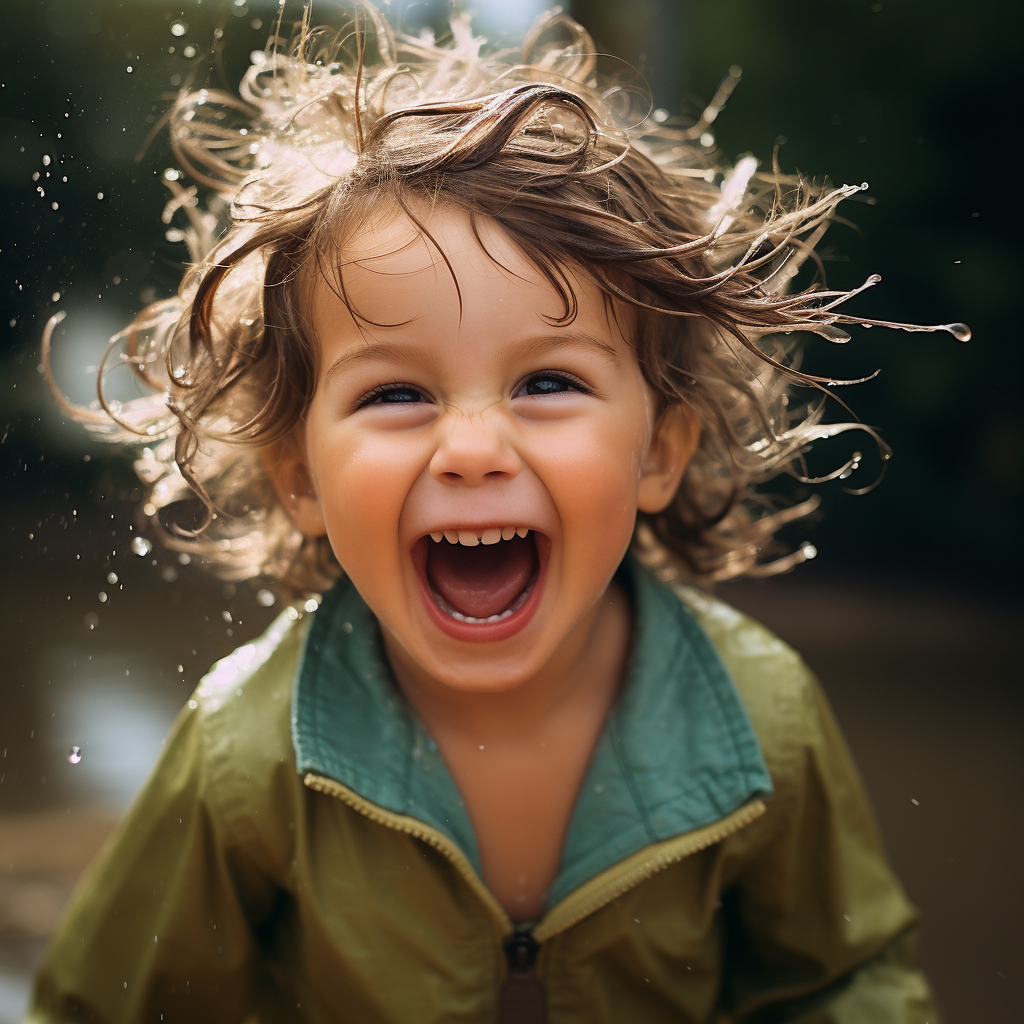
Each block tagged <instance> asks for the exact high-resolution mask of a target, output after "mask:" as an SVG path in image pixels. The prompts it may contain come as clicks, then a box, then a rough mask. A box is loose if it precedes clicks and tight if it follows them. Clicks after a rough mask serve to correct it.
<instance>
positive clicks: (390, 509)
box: [310, 430, 419, 571]
mask: <svg viewBox="0 0 1024 1024" xmlns="http://www.w3.org/2000/svg"><path fill="white" fill-rule="evenodd" d="M310 457H311V461H312V464H313V470H314V475H315V483H316V488H317V492H318V494H319V496H320V501H321V503H322V505H323V510H324V517H325V519H326V522H327V532H328V536H329V538H330V541H331V546H332V547H333V548H334V553H335V555H337V557H338V560H339V561H340V562H341V564H342V567H343V568H345V569H346V571H351V570H350V566H351V565H352V564H353V563H354V562H359V561H361V560H362V556H366V557H372V558H375V559H377V560H378V562H379V560H380V558H382V557H384V558H386V557H387V552H386V548H383V547H382V544H381V543H380V542H381V541H382V540H383V539H384V538H387V537H388V536H391V537H392V538H395V537H397V528H398V520H399V517H400V515H401V511H402V506H403V503H404V501H405V498H406V495H407V494H408V493H409V488H410V486H411V482H412V481H413V480H415V478H416V476H417V475H418V472H419V463H418V461H417V459H416V457H415V455H414V453H413V452H412V450H411V448H410V446H408V445H403V444H401V443H396V441H395V440H394V439H393V438H392V439H387V438H383V439H382V438H379V437H375V438H371V437H366V436H361V435H360V434H359V433H358V432H355V431H343V430H336V431H335V432H333V433H329V434H327V435H326V436H325V437H324V439H323V441H322V443H321V444H320V445H319V446H317V447H316V448H313V446H311V451H310ZM395 546H397V545H395ZM346 563H348V564H346Z"/></svg>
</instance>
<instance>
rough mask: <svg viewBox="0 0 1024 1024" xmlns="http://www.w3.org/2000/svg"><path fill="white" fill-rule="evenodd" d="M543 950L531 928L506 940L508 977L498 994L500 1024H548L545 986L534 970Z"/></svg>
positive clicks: (521, 930)
mask: <svg viewBox="0 0 1024 1024" xmlns="http://www.w3.org/2000/svg"><path fill="white" fill-rule="evenodd" d="M539 951H540V944H539V943H538V942H537V940H536V939H535V938H534V937H533V931H532V930H531V929H530V928H529V927H523V928H517V929H516V930H515V931H514V932H513V933H512V934H511V935H510V936H509V937H508V938H507V939H506V940H505V956H506V957H507V958H508V974H506V975H505V980H504V981H503V982H502V984H501V989H500V990H499V992H498V1024H547V1020H548V1003H547V996H546V995H545V993H544V983H543V982H542V981H541V980H540V978H538V977H537V972H536V971H535V970H534V969H533V967H534V964H535V963H536V962H537V953H538V952H539Z"/></svg>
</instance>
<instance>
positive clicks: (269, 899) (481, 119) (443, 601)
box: [29, 8, 938, 1024]
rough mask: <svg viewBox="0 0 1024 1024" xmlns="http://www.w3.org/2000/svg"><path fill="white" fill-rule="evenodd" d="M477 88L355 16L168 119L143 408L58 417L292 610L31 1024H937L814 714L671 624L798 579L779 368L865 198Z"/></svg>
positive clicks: (825, 298)
mask: <svg viewBox="0 0 1024 1024" xmlns="http://www.w3.org/2000/svg"><path fill="white" fill-rule="evenodd" d="M481 43H482V41H481V40H479V39H475V38H473V37H472V36H471V34H470V33H469V29H468V27H467V25H466V24H465V23H464V22H461V21H459V22H456V24H455V25H454V28H453V40H452V41H451V44H450V45H449V46H435V45H434V43H433V42H432V41H431V40H428V39H426V38H420V39H416V40H412V39H396V37H395V36H394V35H393V34H392V33H391V32H390V31H389V30H388V28H387V27H386V26H385V25H384V24H383V23H382V22H381V21H380V20H379V19H378V18H377V16H375V15H374V13H373V11H372V10H371V9H369V8H365V9H364V8H358V9H357V11H356V13H355V16H354V18H353V20H352V22H351V23H350V25H349V31H347V32H346V33H341V34H335V35H329V34H327V33H325V32H314V31H312V30H310V28H309V24H308V21H306V22H304V24H303V26H302V27H301V29H300V32H299V35H298V42H297V44H296V45H295V46H293V47H292V48H291V49H286V48H285V47H284V44H283V43H281V41H280V39H279V38H277V37H275V39H274V40H272V41H271V44H269V45H268V48H267V51H266V52H265V53H262V54H256V55H255V57H254V64H253V66H252V68H251V69H250V71H249V73H248V74H247V76H246V78H245V80H244V81H243V83H242V88H241V98H240V99H239V98H238V97H233V96H230V95H227V94H224V93H216V92H213V91H207V90H202V91H198V92H185V93H183V94H182V95H181V96H180V97H179V99H178V101H177V103H176V105H175V107H174V109H173V111H172V115H171V122H170V123H171V138H172V143H173V146H174V150H175V153H176V156H177V161H178V164H179V166H180V168H181V170H180V171H171V172H169V173H168V175H167V179H168V185H169V187H170V188H171V189H172V192H173V194H174V200H173V202H172V209H171V213H175V211H178V212H177V215H178V216H185V217H187V218H188V219H189V223H190V227H189V232H190V242H191V245H192V257H193V261H194V262H193V265H192V266H191V268H190V269H189V271H188V273H187V274H186V276H185V278H184V281H183V283H182V285H181V288H180V291H179V296H178V297H177V298H175V299H172V300H169V301H167V302H164V303H160V304H158V305H156V306H154V307H151V308H150V309H148V310H146V311H144V312H143V313H142V314H141V315H140V316H139V317H138V318H137V319H136V321H135V322H134V323H133V324H132V325H131V326H130V327H129V328H128V329H127V330H126V331H125V332H124V333H123V335H121V336H118V338H116V339H115V340H114V343H113V344H114V348H115V350H116V348H117V346H119V345H121V346H123V358H124V359H127V360H128V361H130V362H131V363H132V365H133V366H134V368H135V370H136V372H137V374H138V376H139V378H140V380H141V381H142V382H143V383H144V384H146V385H147V386H148V388H149V390H150V392H151V395H150V396H149V397H146V398H143V399H139V400H138V401H136V402H134V403H129V404H126V405H125V406H124V407H123V408H121V407H116V406H114V404H113V403H106V402H105V401H104V402H102V404H101V407H99V408H96V409H93V410H74V412H75V414H76V415H77V416H78V417H79V418H82V419H87V420H88V421H89V422H90V423H91V424H93V425H94V426H95V427H97V428H99V429H106V430H107V432H108V436H112V437H114V438H115V439H120V440H122V441H128V442H133V443H135V444H140V443H141V444H144V445H145V446H146V447H145V448H143V449H142V451H141V453H140V454H139V457H138V462H137V464H136V465H137V468H138V470H139V472H140V475H141V476H142V478H143V479H144V480H145V481H146V482H147V484H148V485H149V491H148V495H147V500H146V505H145V515H146V516H147V517H148V521H149V525H150V528H151V530H152V531H153V532H154V533H156V534H158V535H159V536H160V537H161V538H162V539H163V541H164V542H165V543H166V544H167V545H169V546H170V547H172V548H174V549H176V550H181V551H188V552H191V553H193V554H198V555H201V556H203V557H204V558H205V559H206V560H207V561H208V562H209V563H211V564H212V565H213V566H214V567H215V568H217V569H218V570H219V571H220V572H221V573H222V574H224V575H225V576H228V577H230V578H233V579H242V578H247V577H254V576H257V575H262V576H264V577H269V578H271V579H274V580H275V581H276V583H277V586H278V588H279V590H280V592H281V593H283V594H288V595H290V596H292V597H295V598H297V600H296V601H295V602H294V603H292V604H291V605H289V606H288V607H287V609H286V611H285V612H284V613H283V614H282V615H281V616H280V617H279V618H278V619H277V621H276V622H274V624H273V625H272V626H271V627H270V628H269V630H268V631H267V632H266V633H265V634H264V635H263V636H262V637H261V638H260V639H258V640H256V641H254V642H252V643H250V644H246V645H245V646H243V647H241V648H240V649H239V650H238V651H236V652H235V653H234V654H233V655H231V656H230V657H228V658H226V659H225V660H224V661H222V662H219V663H218V664H217V665H216V666H215V667H214V669H213V670H212V671H211V672H210V674H209V675H208V676H207V677H206V678H205V679H204V680H203V682H202V683H201V684H200V686H199V688H198V690H197V691H196V693H195V695H194V697H193V699H191V700H190V701H189V702H188V707H187V708H186V709H185V710H184V711H183V712H182V715H181V717H180V718H179V720H178V723H177V725H176V726H175V729H174V732H173V734H172V736H171V738H170V739H169V741H168V743H167V746H166V750H165V753H164V755H163V758H162V760H161V762H160V764H159V765H158V767H157V768H156V771H155V772H154V774H153V776H152V778H151V780H150V782H149V783H148V785H147V787H146V788H145V790H144V791H143V793H142V795H141V796H140V797H139V799H138V801H137V803H136V805H135V807H134V809H133V810H132V812H131V814H130V815H129V817H128V819H127V820H126V821H125V823H124V824H123V825H122V827H121V828H120V830H119V832H118V833H117V835H116V836H115V838H114V839H113V840H112V842H111V844H110V846H109V847H108V849H107V850H106V852H105V853H104V855H103V856H102V858H101V860H100V862H99V864H98V865H97V866H96V867H95V869H94V870H93V872H92V874H91V877H90V878H89V879H88V880H87V882H86V883H85V885H84V886H83V887H82V888H81V889H80V891H79V892H78V894H77V897H76V899H75V900H74V902H73V905H72V907H71V909H70V911H69V913H68V915H67V917H66V919H65V920H64V923H63V926H62V928H61V930H60V933H59V934H58V936H57V938H56V940H55V941H54V943H53V945H52V947H51V949H50V952H49V955H48V958H47V960H46V962H45V964H44V966H43V968H42V971H41V973H40V976H39V979H38V983H37V987H36V990H35V996H34V1005H33V1009H32V1010H31V1011H30V1016H29V1020H31V1021H33V1022H38V1024H42V1022H57V1021H61V1022H64V1021H96V1022H102V1024H108V1022H109V1024H113V1022H125V1024H128V1022H133V1024H134V1022H136V1021H144V1022H156V1021H166V1022H189V1024H197V1022H205V1021H210V1022H218V1024H228V1022H238V1021H246V1022H284V1021H296V1022H298V1021H303V1022H328V1021H330V1022H352V1024H414V1022H427V1021H437V1022H466V1024H470V1022H472V1024H481V1022H489V1021H490V1022H493V1021H501V1022H505V1024H513V1022H521V1024H526V1022H528V1021H532V1022H542V1021H550V1022H551V1024H584V1022H586V1024H630V1022H638V1024H658V1022H666V1024H668V1022H683V1021H687V1022H712V1021H714V1022H722V1021H736V1022H740V1021H743V1022H751V1024H753V1022H759V1024H760V1022H769V1021H772V1022H776V1021H794V1022H795V1021H800V1022H804V1024H811V1022H814V1024H825V1022H836V1024H838V1022H840V1021H841V1022H843V1024H896V1022H900V1024H909V1022H915V1024H925V1022H931V1024H937V1022H938V1017H937V1015H936V1011H935V1009H934V1006H933V1003H932V1000H931V996H930V993H929V989H928V986H927V983H926V981H925V980H924V979H923V977H922V976H921V974H920V973H918V972H917V971H916V970H914V969H913V968H912V967H911V966H910V963H909V958H910V954H911V952H912V947H913V932H914V926H915V913H914V910H913V909H912V908H911V906H910V905H909V904H908V903H907V900H906V898H905V896H904V894H903V891H902V889H901V888H900V886H899V884H898V882H897V881H896V880H895V879H894V877H893V875H892V873H891V871H890V869H889V868H888V866H887V865H886V862H885V860H884V858H883V855H882V852H881V850H880V848H879V843H878V839H877V837H876V834H875V829H874V825H873V823H872V817H871V812H870V810H869V808H868V806H867V804H866V801H865V797H864V794H863V791H862V788H861V784H860V782H859V781H858V779H857V776H856V772H855V770H854V768H853V766H852V765H851V763H850V759H849V756H848V754H847V752H846V750H845V747H844V745H843V741H842V739H841V737H840V735H839V734H838V732H837V730H836V727H835V725H834V723H833V720H832V718H831V716H830V713H829V710H828V708H827V706H826V703H825V701H824V698H823V697H822V695H821V692H820V690H819V689H818V686H817V684H816V682H815V681H814V679H813V678H812V677H811V675H810V674H809V672H808V670H807V668H806V667H805V666H804V664H803V663H802V661H801V660H800V658H799V657H798V656H797V655H796V654H794V653H793V651H791V650H790V649H789V648H788V647H786V646H785V645H784V644H783V643H781V642H780V641H779V640H778V639H776V638H775V637H774V636H772V635H771V634H770V633H768V632H767V631H766V630H765V629H764V628H762V627H761V626H759V625H758V624H756V623H754V622H752V621H750V620H749V619H746V618H744V617H743V616H742V615H740V614H739V613H737V612H736V611H734V610H732V609H731V608H729V607H727V606H726V605H724V604H722V603H720V602H718V601H716V600H714V599H713V598H711V597H709V596H708V595H707V594H706V593H704V592H703V591H701V590H700V589H697V586H699V585H703V584H708V583H710V582H713V581H716V580H722V579H726V578H732V577H737V576H742V575H765V574H766V573H768V572H772V571H782V570H784V569H786V568H789V567H791V566H792V565H794V564H796V562H798V561H799V560H801V559H802V558H803V557H804V556H805V555H806V554H807V552H804V551H795V552H791V553H789V554H786V553H785V550H784V549H783V548H781V547H780V546H779V545H778V544H777V542H776V541H775V540H774V539H773V538H774V535H775V533H776V531H777V530H778V529H779V527H780V526H781V525H783V524H784V523H786V522H788V521H792V520H794V519H797V518H799V517H800V516H802V515H804V514H806V513H807V512H808V511H809V510H810V508H811V507H812V506H811V505H810V503H805V504H803V505H797V506H795V507H789V508H785V507H782V506H781V505H778V504H776V505H773V504H771V502H770V501H769V500H768V499H766V498H763V497H759V496H758V495H757V493H756V492H755V490H754V487H755V485H758V484H761V483H763V482H764V481H766V480H768V479H770V478H771V477H772V476H774V475H776V474H778V473H780V472H783V471H786V472H790V473H792V474H794V475H797V476H806V471H805V470H804V469H803V463H802V457H803V453H805V452H806V450H807V448H808V446H809V445H810V444H811V443H812V442H813V441H814V440H815V439H817V438H820V437H824V436H830V435H834V434H836V433H839V432H842V431H844V430H848V429H854V425H853V424H849V423H847V424H829V425H825V424H823V423H822V422H821V416H822V405H821V401H819V400H818V399H820V398H821V397H822V396H823V395H824V393H825V387H824V386H825V385H827V384H828V383H830V382H829V380H828V379H827V378H824V377H816V376H812V375H810V374H807V373H804V372H801V371H799V370H798V369H797V368H796V365H795V360H796V357H797V350H796V347H795V343H794V340H793V338H792V337H791V336H792V335H793V334H794V333H795V332H811V333H816V334H819V335H824V336H825V337H827V338H830V339H831V340H843V338H844V334H843V331H842V325H844V324H848V323H862V322H864V321H862V320H859V319H858V318H855V317H852V316H849V315H846V314H844V313H843V312H841V308H840V305H839V304H840V303H841V302H842V301H843V300H844V299H846V298H848V297H849V295H850V294H852V293H844V292H835V291H828V290H826V289H825V288H824V286H823V285H822V284H821V283H820V281H817V280H815V279H812V278H807V279H803V278H798V277H797V273H798V271H799V269H800V267H801V265H802V264H804V261H805V259H806V257H808V256H810V255H813V247H814V245H815V244H816V243H817V241H818V239H819V238H820V237H821V234H822V232H823V231H824V229H825V227H826V226H827V225H828V223H829V221H830V219H831V218H832V216H833V213H834V210H835V207H836V205H837V203H839V201H840V200H842V199H843V198H844V197H846V196H848V195H850V194H851V193H852V192H855V191H857V187H842V188H836V189H828V188H814V187H811V186H809V185H807V184H806V183H803V182H800V181H797V180H792V181H790V180H786V179H783V178H782V177H780V175H779V173H778V170H777V169H776V171H775V173H773V174H765V175H761V174H757V173H755V172H756V165H755V163H754V161H753V160H752V159H751V158H745V159H743V160H741V161H740V162H739V164H738V165H737V166H736V167H735V168H733V169H731V170H729V171H727V172H724V171H723V170H722V169H721V168H720V167H719V165H718V164H716V162H715V160H714V158H713V154H712V153H711V152H710V150H709V149H708V147H706V146H703V145H702V144H701V143H700V141H698V140H699V139H700V136H701V134H702V132H703V131H704V130H705V129H706V125H707V122H708V121H709V120H710V119H711V118H712V117H713V116H714V113H715V112H716V110H717V107H716V105H715V104H713V105H712V107H710V108H709V110H708V111H707V112H706V113H705V117H704V119H702V121H701V122H699V123H698V124H697V125H690V126H683V125H681V124H676V123H674V122H673V121H672V120H668V121H665V120H664V119H661V120H659V119H657V118H650V119H645V118H643V117H642V116H641V117H640V118H632V119H631V113H630V111H631V109H632V107H633V106H634V105H635V104H634V101H633V98H631V96H630V95H629V92H628V90H626V89H624V88H619V89H617V88H615V86H614V83H612V82H608V81H601V80H600V79H599V78H597V77H595V65H594V58H593V56H592V53H593V48H592V45H591V42H590V40H589V38H588V37H587V36H586V34H585V33H584V32H583V31H582V29H580V27H579V26H578V25H576V24H575V23H573V22H571V21H570V20H568V19H567V18H565V17H564V16H561V15H559V14H557V13H555V14H552V15H550V16H548V17H546V18H545V19H542V21H541V22H539V23H538V25H537V26H535V28H534V30H533V31H532V32H531V34H530V36H529V37H528V39H527V40H526V42H525V44H524V50H523V54H522V59H521V60H513V59H512V58H511V57H509V56H508V55H502V54H498V55H494V54H492V55H490V56H487V55H486V53H484V54H483V55H482V53H481ZM730 81H731V80H730ZM724 95H725V91H724V90H723V92H722V93H721V94H720V96H719V98H718V100H717V101H716V102H717V104H718V105H720V103H721V101H722V100H723V99H724ZM659 117H660V115H659ZM183 177H184V178H186V179H187V178H191V179H192V180H193V181H194V182H195V183H196V185H197V186H198V187H200V188H203V189H205V190H207V192H208V194H209V198H208V200H207V202H206V205H205V206H200V205H198V203H197V198H196V197H197V190H196V187H191V188H186V187H185V186H184V185H183V184H181V179H182V178H183ZM812 265H813V261H812V263H807V264H805V266H806V267H807V268H811V267H812ZM794 279H796V280H794ZM801 281H803V283H802V284H800V282H801ZM52 326H53V325H52V323H51V325H50V329H51V330H52ZM44 354H45V353H44ZM794 383H795V384H797V385H802V386H803V387H804V392H805V394H809V395H811V396H812V400H811V401H810V402H809V403H808V404H806V405H803V406H801V405H798V404H797V403H796V402H795V401H794V402H791V401H790V400H789V398H788V396H787V388H788V387H789V385H791V384H794ZM883 454H884V452H883ZM847 469H849V464H847V465H846V466H843V467H839V468H837V470H836V471H835V473H834V474H831V475H832V476H834V475H839V474H840V473H841V472H843V471H845V470H847ZM190 515H191V516H192V520H191V521H189V518H188V517H189V516H190ZM321 594H322V595H323V596H322V598H321Z"/></svg>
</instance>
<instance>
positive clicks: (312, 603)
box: [302, 597, 320, 612]
mask: <svg viewBox="0 0 1024 1024" xmlns="http://www.w3.org/2000/svg"><path fill="white" fill-rule="evenodd" d="M302 607H303V608H305V609H306V611H307V612H315V611H316V610H317V608H319V607H320V602H319V601H318V600H317V599H316V598H315V597H311V598H310V599H309V600H308V601H307V602H306V603H305V604H304V605H303V606H302Z"/></svg>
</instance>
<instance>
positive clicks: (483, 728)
mask: <svg viewBox="0 0 1024 1024" xmlns="http://www.w3.org/2000/svg"><path fill="white" fill-rule="evenodd" d="M582 625H583V627H584V628H582V629H580V630H578V631H577V632H578V636H575V637H574V638H573V643H572V644H571V645H566V646H567V647H568V649H567V650H566V651H565V652H560V654H561V655H562V656H560V657H558V658H557V659H552V662H551V663H550V664H549V665H548V666H545V670H544V672H542V673H539V674H538V675H537V676H535V677H533V678H531V679H529V680H528V681H526V682H525V683H523V684H521V685H520V686H517V687H515V688H514V689H511V690H507V691H505V692H502V693H474V692H466V691H463V690H454V689H452V688H451V687H441V686H440V685H439V684H437V683H435V684H434V686H431V685H430V684H429V681H426V682H424V681H423V680H421V679H419V678H417V677H416V676H415V675H414V674H411V673H407V672H404V671H403V667H402V663H401V660H400V659H399V658H395V657H392V666H393V668H394V669H395V676H396V678H397V680H398V683H399V686H400V687H401V688H402V690H403V691H404V692H405V694H406V696H407V697H408V699H409V702H410V703H411V704H412V706H413V708H414V709H415V711H416V712H417V713H418V714H419V716H420V718H421V719H422V721H423V722H424V723H425V724H426V726H427V728H428V729H429V730H430V732H431V734H432V735H433V737H434V739H435V740H436V741H437V744H438V747H439V748H440V751H441V754H442V756H443V757H444V760H445V764H446V765H447V766H448V769H449V771H450V772H451V774H452V778H453V779H454V780H455V784H456V786H457V787H458V789H459V792H460V794H461V795H462V798H463V799H464V800H465V803H466V810H467V812H468V814H469V818H470V821H471V822H472V825H473V830H474V833H475V835H476V840H477V845H478V848H479V851H480V861H481V864H482V867H483V877H484V881H485V882H486V884H487V885H488V887H489V888H490V889H491V891H492V892H493V893H494V895H495V897H496V898H497V899H498V901H499V902H500V903H501V904H502V906H504V908H505V909H506V911H507V912H508V914H509V916H510V917H511V918H512V920H513V921H516V922H525V921H533V920H536V919H538V918H539V917H540V916H541V914H542V913H543V911H544V908H545V906H546V903H547V893H548V890H549V889H550V887H551V884H552V882H553V881H554V880H555V877H556V875H557V874H558V866H559V864H560V862H561V859H562V848H563V846H564V845H565V837H566V834H567V833H568V829H569V821H570V819H571V817H572V812H573V809H574V807H575V806H576V799H577V796H578V794H579V791H580V787H581V786H582V785H583V780H584V779H585V778H586V774H587V769H588V768H589V767H590V762H591V760H592V759H593V754H594V748H595V747H596V745H597V741H598V739H599V737H600V735H601V731H602V729H603V727H604V722H605V719H606V718H607V715H608V712H609V709H610V708H611V706H612V704H613V702H614V700H615V697H616V695H617V693H618V691H619V687H620V684H621V682H622V677H623V674H624V672H625V667H626V659H627V657H628V653H629V646H630V634H631V614H630V609H629V603H628V601H627V599H626V596H625V594H624V593H623V592H622V591H621V590H620V589H619V588H618V587H617V586H616V585H614V584H613V585H612V586H611V587H609V589H608V591H607V592H606V594H605V595H604V597H603V598H602V600H601V602H600V603H599V605H598V606H597V607H596V608H595V610H594V614H593V615H592V616H591V617H590V618H589V621H587V622H585V623H583V624H582Z"/></svg>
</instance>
